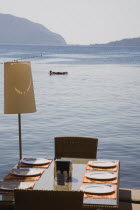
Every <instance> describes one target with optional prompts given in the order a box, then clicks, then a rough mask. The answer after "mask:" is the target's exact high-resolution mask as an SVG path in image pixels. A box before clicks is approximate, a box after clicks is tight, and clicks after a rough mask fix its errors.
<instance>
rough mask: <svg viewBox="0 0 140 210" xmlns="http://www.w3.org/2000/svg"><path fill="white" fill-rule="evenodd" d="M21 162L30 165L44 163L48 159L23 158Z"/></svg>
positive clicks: (47, 161)
mask: <svg viewBox="0 0 140 210" xmlns="http://www.w3.org/2000/svg"><path fill="white" fill-rule="evenodd" d="M21 162H22V163H25V164H30V165H45V164H47V163H49V162H50V161H49V160H47V159H44V158H24V159H23V160H21Z"/></svg>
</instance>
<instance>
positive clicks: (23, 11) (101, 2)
mask: <svg viewBox="0 0 140 210" xmlns="http://www.w3.org/2000/svg"><path fill="white" fill-rule="evenodd" d="M0 13H5V14H12V15H15V16H18V17H24V18H27V19H29V20H31V21H34V22H38V23H41V24H43V25H44V26H46V27H47V28H48V29H50V30H51V31H53V32H56V33H58V34H60V35H62V36H63V37H64V39H65V40H66V42H67V43H68V44H94V43H106V42H109V41H114V40H120V39H123V38H132V37H140V0H0Z"/></svg>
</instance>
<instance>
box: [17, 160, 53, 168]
mask: <svg viewBox="0 0 140 210" xmlns="http://www.w3.org/2000/svg"><path fill="white" fill-rule="evenodd" d="M26 159H28V158H24V160H26ZM51 162H52V160H51V159H50V160H49V163H47V164H45V165H30V164H25V163H22V162H20V163H18V166H17V167H27V168H45V169H46V168H48V167H49V166H50V164H51Z"/></svg>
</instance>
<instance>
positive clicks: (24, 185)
mask: <svg viewBox="0 0 140 210" xmlns="http://www.w3.org/2000/svg"><path fill="white" fill-rule="evenodd" d="M34 185H35V183H34V182H20V181H16V182H15V181H8V182H5V181H0V194H2V195H12V194H13V192H14V189H32V188H33V187H34Z"/></svg>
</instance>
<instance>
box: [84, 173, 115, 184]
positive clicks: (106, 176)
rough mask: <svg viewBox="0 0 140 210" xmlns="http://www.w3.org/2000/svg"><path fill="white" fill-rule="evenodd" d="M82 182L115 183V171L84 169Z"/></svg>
mask: <svg viewBox="0 0 140 210" xmlns="http://www.w3.org/2000/svg"><path fill="white" fill-rule="evenodd" d="M83 182H84V183H101V184H103V183H110V184H117V173H115V172H104V171H92V172H91V171H85V173H84V177H83Z"/></svg>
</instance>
